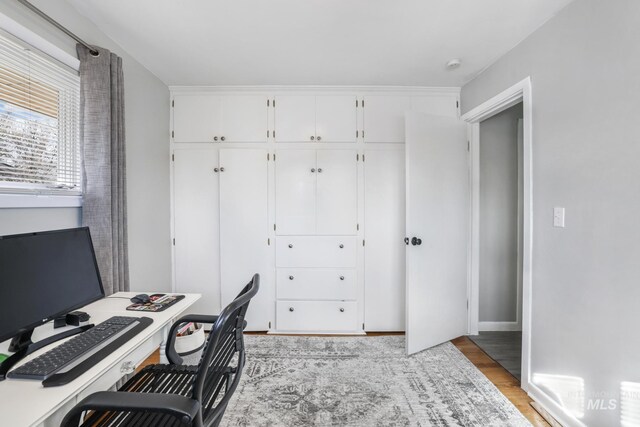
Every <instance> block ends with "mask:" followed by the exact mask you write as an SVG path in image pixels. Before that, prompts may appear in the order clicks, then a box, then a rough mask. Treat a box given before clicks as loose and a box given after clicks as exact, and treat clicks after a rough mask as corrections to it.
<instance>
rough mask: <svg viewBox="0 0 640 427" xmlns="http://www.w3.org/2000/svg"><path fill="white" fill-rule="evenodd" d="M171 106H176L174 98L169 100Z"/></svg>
mask: <svg viewBox="0 0 640 427" xmlns="http://www.w3.org/2000/svg"><path fill="white" fill-rule="evenodd" d="M171 106H172V107H175V106H176V101H175V99H174V100H173V101H171Z"/></svg>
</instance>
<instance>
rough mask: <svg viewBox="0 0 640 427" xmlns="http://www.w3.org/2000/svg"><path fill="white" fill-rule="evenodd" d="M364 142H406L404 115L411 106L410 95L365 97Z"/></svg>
mask: <svg viewBox="0 0 640 427" xmlns="http://www.w3.org/2000/svg"><path fill="white" fill-rule="evenodd" d="M364 102H365V104H364V131H365V133H364V142H398V143H402V142H404V115H405V113H406V112H407V111H409V110H410V108H411V99H410V97H408V96H392V95H389V96H387V95H372V96H365V97H364Z"/></svg>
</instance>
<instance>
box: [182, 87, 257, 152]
mask: <svg viewBox="0 0 640 427" xmlns="http://www.w3.org/2000/svg"><path fill="white" fill-rule="evenodd" d="M267 101H268V99H267V97H266V96H264V95H244V94H237V95H216V94H185V95H176V96H174V98H173V101H172V103H173V131H172V132H173V141H174V142H265V141H266V140H267V130H268V129H267V127H268V124H267V119H268V116H267V114H268V106H267Z"/></svg>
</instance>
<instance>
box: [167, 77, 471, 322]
mask: <svg viewBox="0 0 640 427" xmlns="http://www.w3.org/2000/svg"><path fill="white" fill-rule="evenodd" d="M171 101H172V104H173V105H172V115H171V120H172V122H171V132H172V137H171V139H170V143H171V148H172V155H173V156H172V160H173V161H172V169H171V170H172V227H173V229H172V234H173V236H172V237H173V239H174V240H173V242H174V247H173V256H174V258H173V260H174V270H173V271H174V290H175V291H176V292H185V293H186V292H198V293H201V294H202V299H201V300H200V301H199V302H198V304H197V305H196V306H195V307H194V310H193V311H195V312H200V313H204V314H215V313H218V312H219V311H220V310H221V309H222V307H224V305H226V304H227V303H228V302H230V301H231V300H232V299H233V298H234V297H235V295H236V294H237V293H238V292H239V291H240V289H242V287H243V286H244V285H245V284H246V283H247V282H248V281H249V280H250V278H251V276H252V275H253V274H254V273H259V274H260V276H261V288H260V291H259V293H258V295H257V296H256V297H255V298H254V300H253V301H252V302H251V305H250V308H249V311H248V314H247V321H248V329H249V330H268V331H271V332H281V333H364V332H365V331H402V330H404V329H405V252H406V246H405V243H404V237H405V236H404V234H405V158H404V155H405V154H404V146H403V142H404V140H405V114H406V113H407V112H409V111H418V112H424V113H428V114H432V115H441V116H447V117H457V115H458V110H459V108H458V93H457V92H456V91H451V90H430V89H420V88H417V89H415V90H414V89H410V88H408V89H403V90H396V89H390V88H385V89H382V90H377V89H376V88H369V89H366V90H363V89H360V88H353V90H350V89H349V88H331V89H327V90H324V89H322V88H304V89H302V88H301V89H298V88H279V89H270V88H263V89H261V88H256V87H252V88H244V89H239V90H235V89H233V88H224V89H217V88H202V89H197V88H188V89H185V88H175V89H172V96H171ZM203 143H208V144H207V145H205V144H203Z"/></svg>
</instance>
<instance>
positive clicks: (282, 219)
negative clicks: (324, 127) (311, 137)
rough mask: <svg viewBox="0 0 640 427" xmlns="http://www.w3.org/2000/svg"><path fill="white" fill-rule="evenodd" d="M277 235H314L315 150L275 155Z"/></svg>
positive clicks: (285, 151) (281, 151) (291, 151)
mask: <svg viewBox="0 0 640 427" xmlns="http://www.w3.org/2000/svg"><path fill="white" fill-rule="evenodd" d="M275 165H276V233H277V234H279V235H296V234H298V235H299V234H315V232H316V176H317V172H316V150H278V151H277V152H276V162H275Z"/></svg>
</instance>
